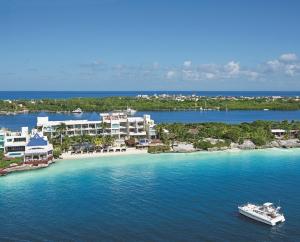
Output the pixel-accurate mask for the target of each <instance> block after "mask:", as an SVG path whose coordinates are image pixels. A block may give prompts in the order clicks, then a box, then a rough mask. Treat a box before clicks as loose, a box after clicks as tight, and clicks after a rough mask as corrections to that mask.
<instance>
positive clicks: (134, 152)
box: [55, 148, 148, 161]
mask: <svg viewBox="0 0 300 242" xmlns="http://www.w3.org/2000/svg"><path fill="white" fill-rule="evenodd" d="M140 154H148V150H147V149H143V150H138V149H135V148H127V150H126V151H124V152H107V153H86V154H71V153H70V152H66V153H63V154H62V155H61V156H60V159H55V161H60V160H61V161H63V160H78V159H88V158H99V157H109V156H123V155H124V156H126V155H140Z"/></svg>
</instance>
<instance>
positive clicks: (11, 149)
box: [4, 127, 29, 158]
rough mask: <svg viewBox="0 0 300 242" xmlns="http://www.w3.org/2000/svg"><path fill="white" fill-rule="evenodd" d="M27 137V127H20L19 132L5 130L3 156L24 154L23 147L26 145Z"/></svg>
mask: <svg viewBox="0 0 300 242" xmlns="http://www.w3.org/2000/svg"><path fill="white" fill-rule="evenodd" d="M28 139H29V134H28V127H22V129H21V132H9V131H8V132H5V136H4V152H5V156H7V157H12V158H13V157H22V156H24V152H25V147H26V145H27V142H28Z"/></svg>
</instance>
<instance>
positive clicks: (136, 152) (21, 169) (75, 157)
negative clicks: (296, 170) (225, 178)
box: [0, 147, 300, 177]
mask: <svg viewBox="0 0 300 242" xmlns="http://www.w3.org/2000/svg"><path fill="white" fill-rule="evenodd" d="M291 149H293V150H295V149H298V150H300V149H299V147H291V148H283V147H266V148H259V149H239V148H229V149H224V150H210V151H208V150H195V151H189V152H174V151H170V152H162V153H148V151H147V150H146V149H143V150H137V149H135V148H128V149H127V151H126V152H111V153H109V152H108V153H90V154H73V155H71V153H63V154H62V156H61V157H60V158H59V159H54V160H53V161H51V162H49V163H48V164H42V165H38V166H32V165H27V164H22V165H21V166H15V167H8V168H5V169H3V170H2V172H3V171H4V172H5V173H4V174H0V177H1V176H6V175H9V174H11V173H17V172H25V171H32V170H38V169H42V168H47V167H49V166H50V165H52V164H54V163H56V162H59V161H72V160H80V159H84V160H85V159H91V158H92V159H93V158H101V157H112V156H126V155H145V154H149V155H161V154H201V153H203V154H214V153H219V152H224V153H239V152H242V151H266V150H278V151H280V150H281V151H282V150H291Z"/></svg>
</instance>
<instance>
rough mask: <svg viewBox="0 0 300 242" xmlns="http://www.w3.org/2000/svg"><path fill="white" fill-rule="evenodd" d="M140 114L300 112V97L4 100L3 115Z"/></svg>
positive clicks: (157, 96)
mask: <svg viewBox="0 0 300 242" xmlns="http://www.w3.org/2000/svg"><path fill="white" fill-rule="evenodd" d="M128 107H131V108H133V109H134V110H137V111H189V110H200V111H201V110H202V111H205V110H218V111H219V110H221V111H222V110H224V111H228V110H264V111H268V110H300V98H299V97H297V96H296V97H283V96H270V97H246V96H245V97H244V96H239V97H234V96H216V97H207V96H197V95H168V94H160V95H137V96H136V97H124V96H122V97H121V96H120V97H103V98H70V99H37V100H0V114H1V113H2V114H10V113H12V114H14V113H23V112H40V111H45V112H69V113H70V112H73V111H74V110H80V111H84V112H107V111H110V110H126V108H128Z"/></svg>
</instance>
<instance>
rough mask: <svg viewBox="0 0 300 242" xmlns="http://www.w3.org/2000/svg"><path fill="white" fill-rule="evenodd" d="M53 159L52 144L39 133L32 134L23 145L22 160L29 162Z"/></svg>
mask: <svg viewBox="0 0 300 242" xmlns="http://www.w3.org/2000/svg"><path fill="white" fill-rule="evenodd" d="M52 159H53V146H52V144H50V143H49V142H48V140H47V137H43V136H42V135H41V134H38V133H36V134H34V135H33V136H32V137H30V139H29V142H28V144H27V145H26V147H25V154H24V161H25V163H29V162H48V161H50V160H52Z"/></svg>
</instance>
